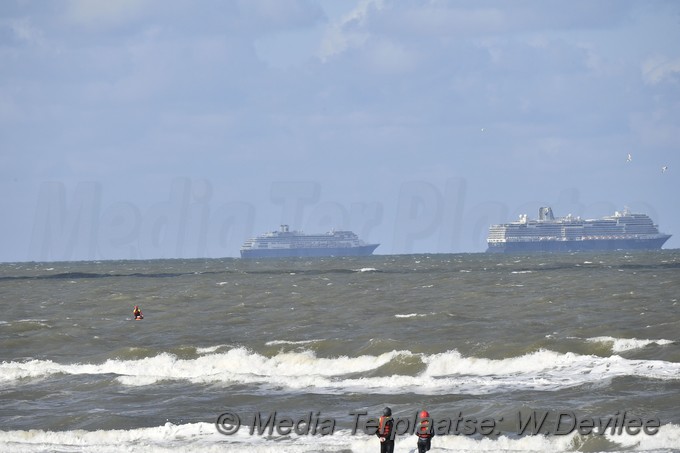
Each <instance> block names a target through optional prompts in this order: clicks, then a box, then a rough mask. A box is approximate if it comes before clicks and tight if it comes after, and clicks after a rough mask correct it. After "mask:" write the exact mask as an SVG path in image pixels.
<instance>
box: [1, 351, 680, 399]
mask: <svg viewBox="0 0 680 453" xmlns="http://www.w3.org/2000/svg"><path fill="white" fill-rule="evenodd" d="M414 360H415V361H416V363H417V362H418V361H421V362H422V367H417V366H416V367H415V368H414V367H413V366H412V365H413V362H414ZM404 364H409V365H408V366H407V365H404ZM388 365H389V366H388ZM387 370H389V374H386V373H385V371H387ZM400 370H401V371H400ZM58 374H63V375H81V374H87V375H102V376H103V375H110V376H112V379H115V380H116V381H117V382H118V383H120V384H122V385H129V386H144V385H151V384H154V383H157V382H161V381H174V380H184V381H188V382H191V383H196V384H217V385H233V384H245V385H256V386H260V387H262V388H263V389H268V388H271V389H280V388H286V389H289V390H293V391H295V390H299V391H307V392H309V391H311V392H314V393H342V392H348V391H351V392H357V393H383V392H385V391H388V392H389V391H392V390H394V391H399V392H413V393H418V394H441V393H459V394H488V393H493V392H499V391H507V390H515V389H520V390H543V391H554V390H559V389H563V388H569V387H575V386H579V385H583V384H588V383H595V382H600V381H602V380H606V379H612V378H616V377H622V376H635V377H641V378H647V379H662V380H678V379H680V363H674V362H665V361H660V360H631V359H625V358H623V357H620V356H616V355H615V356H611V357H598V356H592V355H579V354H575V353H566V354H563V353H558V352H554V351H549V350H539V351H536V352H533V353H530V354H526V355H523V356H518V357H511V358H506V359H487V358H479V357H464V356H462V355H461V354H460V353H459V352H458V351H456V350H453V351H447V352H444V353H439V354H431V355H427V354H416V353H412V352H410V351H391V352H386V353H383V354H380V355H361V356H357V357H348V356H340V357H330V358H325V357H317V355H316V354H315V353H314V352H313V351H309V350H306V351H297V352H279V353H278V354H276V355H273V356H271V357H269V356H266V355H263V354H260V353H256V352H253V351H250V350H248V349H246V348H243V347H238V348H232V349H230V350H228V351H225V352H215V353H208V354H206V355H202V356H200V357H198V358H193V359H180V358H178V357H177V356H176V355H174V354H170V353H167V352H166V353H161V354H158V355H156V356H154V357H149V358H144V359H131V360H119V359H110V360H107V361H105V362H104V363H100V364H87V363H86V364H59V363H56V362H54V361H51V360H30V361H25V362H4V363H2V364H0V384H3V385H8V384H9V385H15V384H16V383H17V381H21V380H25V379H29V380H30V379H43V378H47V377H49V376H53V375H58ZM106 378H107V379H111V377H109V376H106Z"/></svg>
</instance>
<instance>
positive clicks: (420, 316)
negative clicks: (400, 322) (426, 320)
mask: <svg viewBox="0 0 680 453" xmlns="http://www.w3.org/2000/svg"><path fill="white" fill-rule="evenodd" d="M423 316H427V315H426V314H425V313H408V314H406V315H394V317H395V318H422V317H423Z"/></svg>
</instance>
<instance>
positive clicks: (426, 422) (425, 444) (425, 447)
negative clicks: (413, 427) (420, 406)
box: [416, 411, 434, 453]
mask: <svg viewBox="0 0 680 453" xmlns="http://www.w3.org/2000/svg"><path fill="white" fill-rule="evenodd" d="M418 418H420V426H419V427H418V429H417V431H416V436H418V453H425V452H427V451H429V450H430V447H431V443H432V436H434V429H433V427H432V420H431V419H430V414H429V413H428V412H427V411H422V412H421V413H420V414H419V416H418Z"/></svg>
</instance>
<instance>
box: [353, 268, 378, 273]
mask: <svg viewBox="0 0 680 453" xmlns="http://www.w3.org/2000/svg"><path fill="white" fill-rule="evenodd" d="M377 270H378V269H376V268H375V267H362V268H361V269H355V270H354V272H377Z"/></svg>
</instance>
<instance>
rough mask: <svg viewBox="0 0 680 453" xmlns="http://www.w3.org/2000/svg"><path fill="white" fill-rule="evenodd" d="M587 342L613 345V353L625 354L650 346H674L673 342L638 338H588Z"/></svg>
mask: <svg viewBox="0 0 680 453" xmlns="http://www.w3.org/2000/svg"><path fill="white" fill-rule="evenodd" d="M586 341H589V342H592V343H611V348H612V352H614V353H618V352H624V351H630V350H632V349H640V348H644V347H645V346H649V345H650V344H656V345H659V346H663V345H668V344H673V343H674V342H673V340H639V339H637V338H614V337H607V336H603V337H593V338H586Z"/></svg>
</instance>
